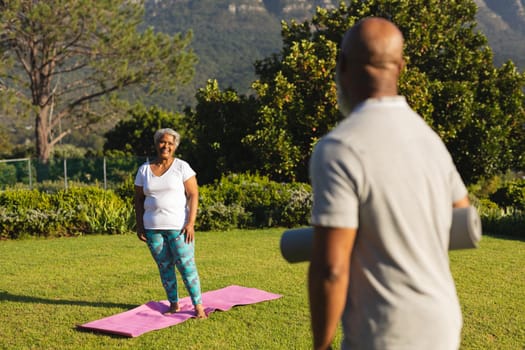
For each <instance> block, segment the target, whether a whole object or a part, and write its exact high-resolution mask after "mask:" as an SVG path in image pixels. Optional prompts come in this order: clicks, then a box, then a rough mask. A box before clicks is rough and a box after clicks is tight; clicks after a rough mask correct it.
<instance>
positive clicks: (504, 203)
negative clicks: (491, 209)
mask: <svg viewBox="0 0 525 350" xmlns="http://www.w3.org/2000/svg"><path fill="white" fill-rule="evenodd" d="M490 199H491V200H492V201H493V202H494V203H496V204H497V205H498V206H499V207H501V208H503V209H516V210H522V211H525V179H519V180H516V181H512V182H507V183H505V184H504V185H503V186H501V187H499V188H498V189H497V190H496V191H495V192H494V193H493V194H492V195H491V196H490Z"/></svg>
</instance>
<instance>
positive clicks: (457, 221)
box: [448, 206, 481, 250]
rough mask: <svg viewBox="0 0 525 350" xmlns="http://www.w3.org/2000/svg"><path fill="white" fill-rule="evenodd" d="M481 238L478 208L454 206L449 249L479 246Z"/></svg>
mask: <svg viewBox="0 0 525 350" xmlns="http://www.w3.org/2000/svg"><path fill="white" fill-rule="evenodd" d="M480 240H481V219H480V218H479V215H478V211H477V210H476V208H474V207H473V206H469V207H465V208H454V210H453V211H452V226H451V227H450V241H449V243H448V250H457V249H470V248H477V247H478V243H479V241H480Z"/></svg>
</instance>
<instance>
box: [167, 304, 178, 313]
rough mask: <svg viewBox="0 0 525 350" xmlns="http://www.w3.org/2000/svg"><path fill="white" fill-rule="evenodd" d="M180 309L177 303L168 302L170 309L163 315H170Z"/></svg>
mask: <svg viewBox="0 0 525 350" xmlns="http://www.w3.org/2000/svg"><path fill="white" fill-rule="evenodd" d="M179 311H180V306H179V303H170V309H169V310H168V311H166V312H164V315H171V314H174V313H176V312H179Z"/></svg>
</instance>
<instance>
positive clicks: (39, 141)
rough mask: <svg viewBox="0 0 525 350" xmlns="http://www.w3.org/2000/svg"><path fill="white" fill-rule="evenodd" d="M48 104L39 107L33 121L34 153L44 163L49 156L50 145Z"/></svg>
mask: <svg viewBox="0 0 525 350" xmlns="http://www.w3.org/2000/svg"><path fill="white" fill-rule="evenodd" d="M48 118H49V106H44V107H42V108H40V110H39V111H38V112H37V116H36V122H35V136H36V154H37V156H38V159H39V160H40V161H41V162H42V163H44V164H46V163H47V162H48V161H49V158H50V157H51V150H52V145H51V142H50V138H49V136H50V130H49V128H50V125H49V119H48Z"/></svg>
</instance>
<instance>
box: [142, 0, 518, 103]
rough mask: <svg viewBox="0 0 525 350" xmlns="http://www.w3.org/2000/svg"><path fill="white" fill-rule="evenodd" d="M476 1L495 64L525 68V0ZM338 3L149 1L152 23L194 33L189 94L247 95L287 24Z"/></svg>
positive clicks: (277, 46)
mask: <svg viewBox="0 0 525 350" xmlns="http://www.w3.org/2000/svg"><path fill="white" fill-rule="evenodd" d="M473 1H474V3H475V4H476V5H477V7H478V12H477V15H476V21H477V25H478V29H479V30H480V31H481V32H482V33H483V34H484V35H485V36H486V37H487V40H488V43H489V45H490V46H491V48H492V50H493V53H494V64H495V65H496V66H500V65H501V64H503V63H504V62H506V61H508V60H512V61H513V62H514V63H515V64H516V66H518V68H519V69H520V70H523V69H524V68H525V0H473ZM338 4H339V1H338V0H147V1H146V23H147V24H148V25H153V26H154V27H156V29H157V30H160V31H165V32H167V33H170V34H173V33H176V32H186V31H188V30H192V31H193V34H194V42H193V44H192V48H193V49H194V51H195V52H196V54H197V55H198V56H199V59H200V63H199V64H198V65H197V70H196V74H195V79H194V81H193V82H192V84H190V85H189V86H187V87H184V88H182V90H183V91H182V92H183V94H186V95H187V94H191V91H193V93H195V92H196V90H197V89H198V88H200V87H202V86H204V84H205V82H206V80H207V79H217V80H218V81H219V84H220V86H221V88H226V87H232V88H234V89H236V90H237V91H238V92H240V93H246V92H248V91H249V88H250V84H251V83H252V82H253V80H255V79H256V77H255V73H254V70H253V64H254V63H255V61H257V60H261V59H264V58H266V57H269V56H270V55H271V54H273V53H278V52H279V51H280V49H281V46H282V41H281V36H280V30H281V24H280V23H281V21H283V20H284V21H290V20H292V19H294V20H297V21H304V20H306V19H310V18H311V17H312V15H313V14H314V12H315V9H316V7H317V6H319V7H322V8H328V9H330V8H334V7H336V6H338ZM218 58H220V60H218ZM187 102H188V101H181V104H184V103H187Z"/></svg>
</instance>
